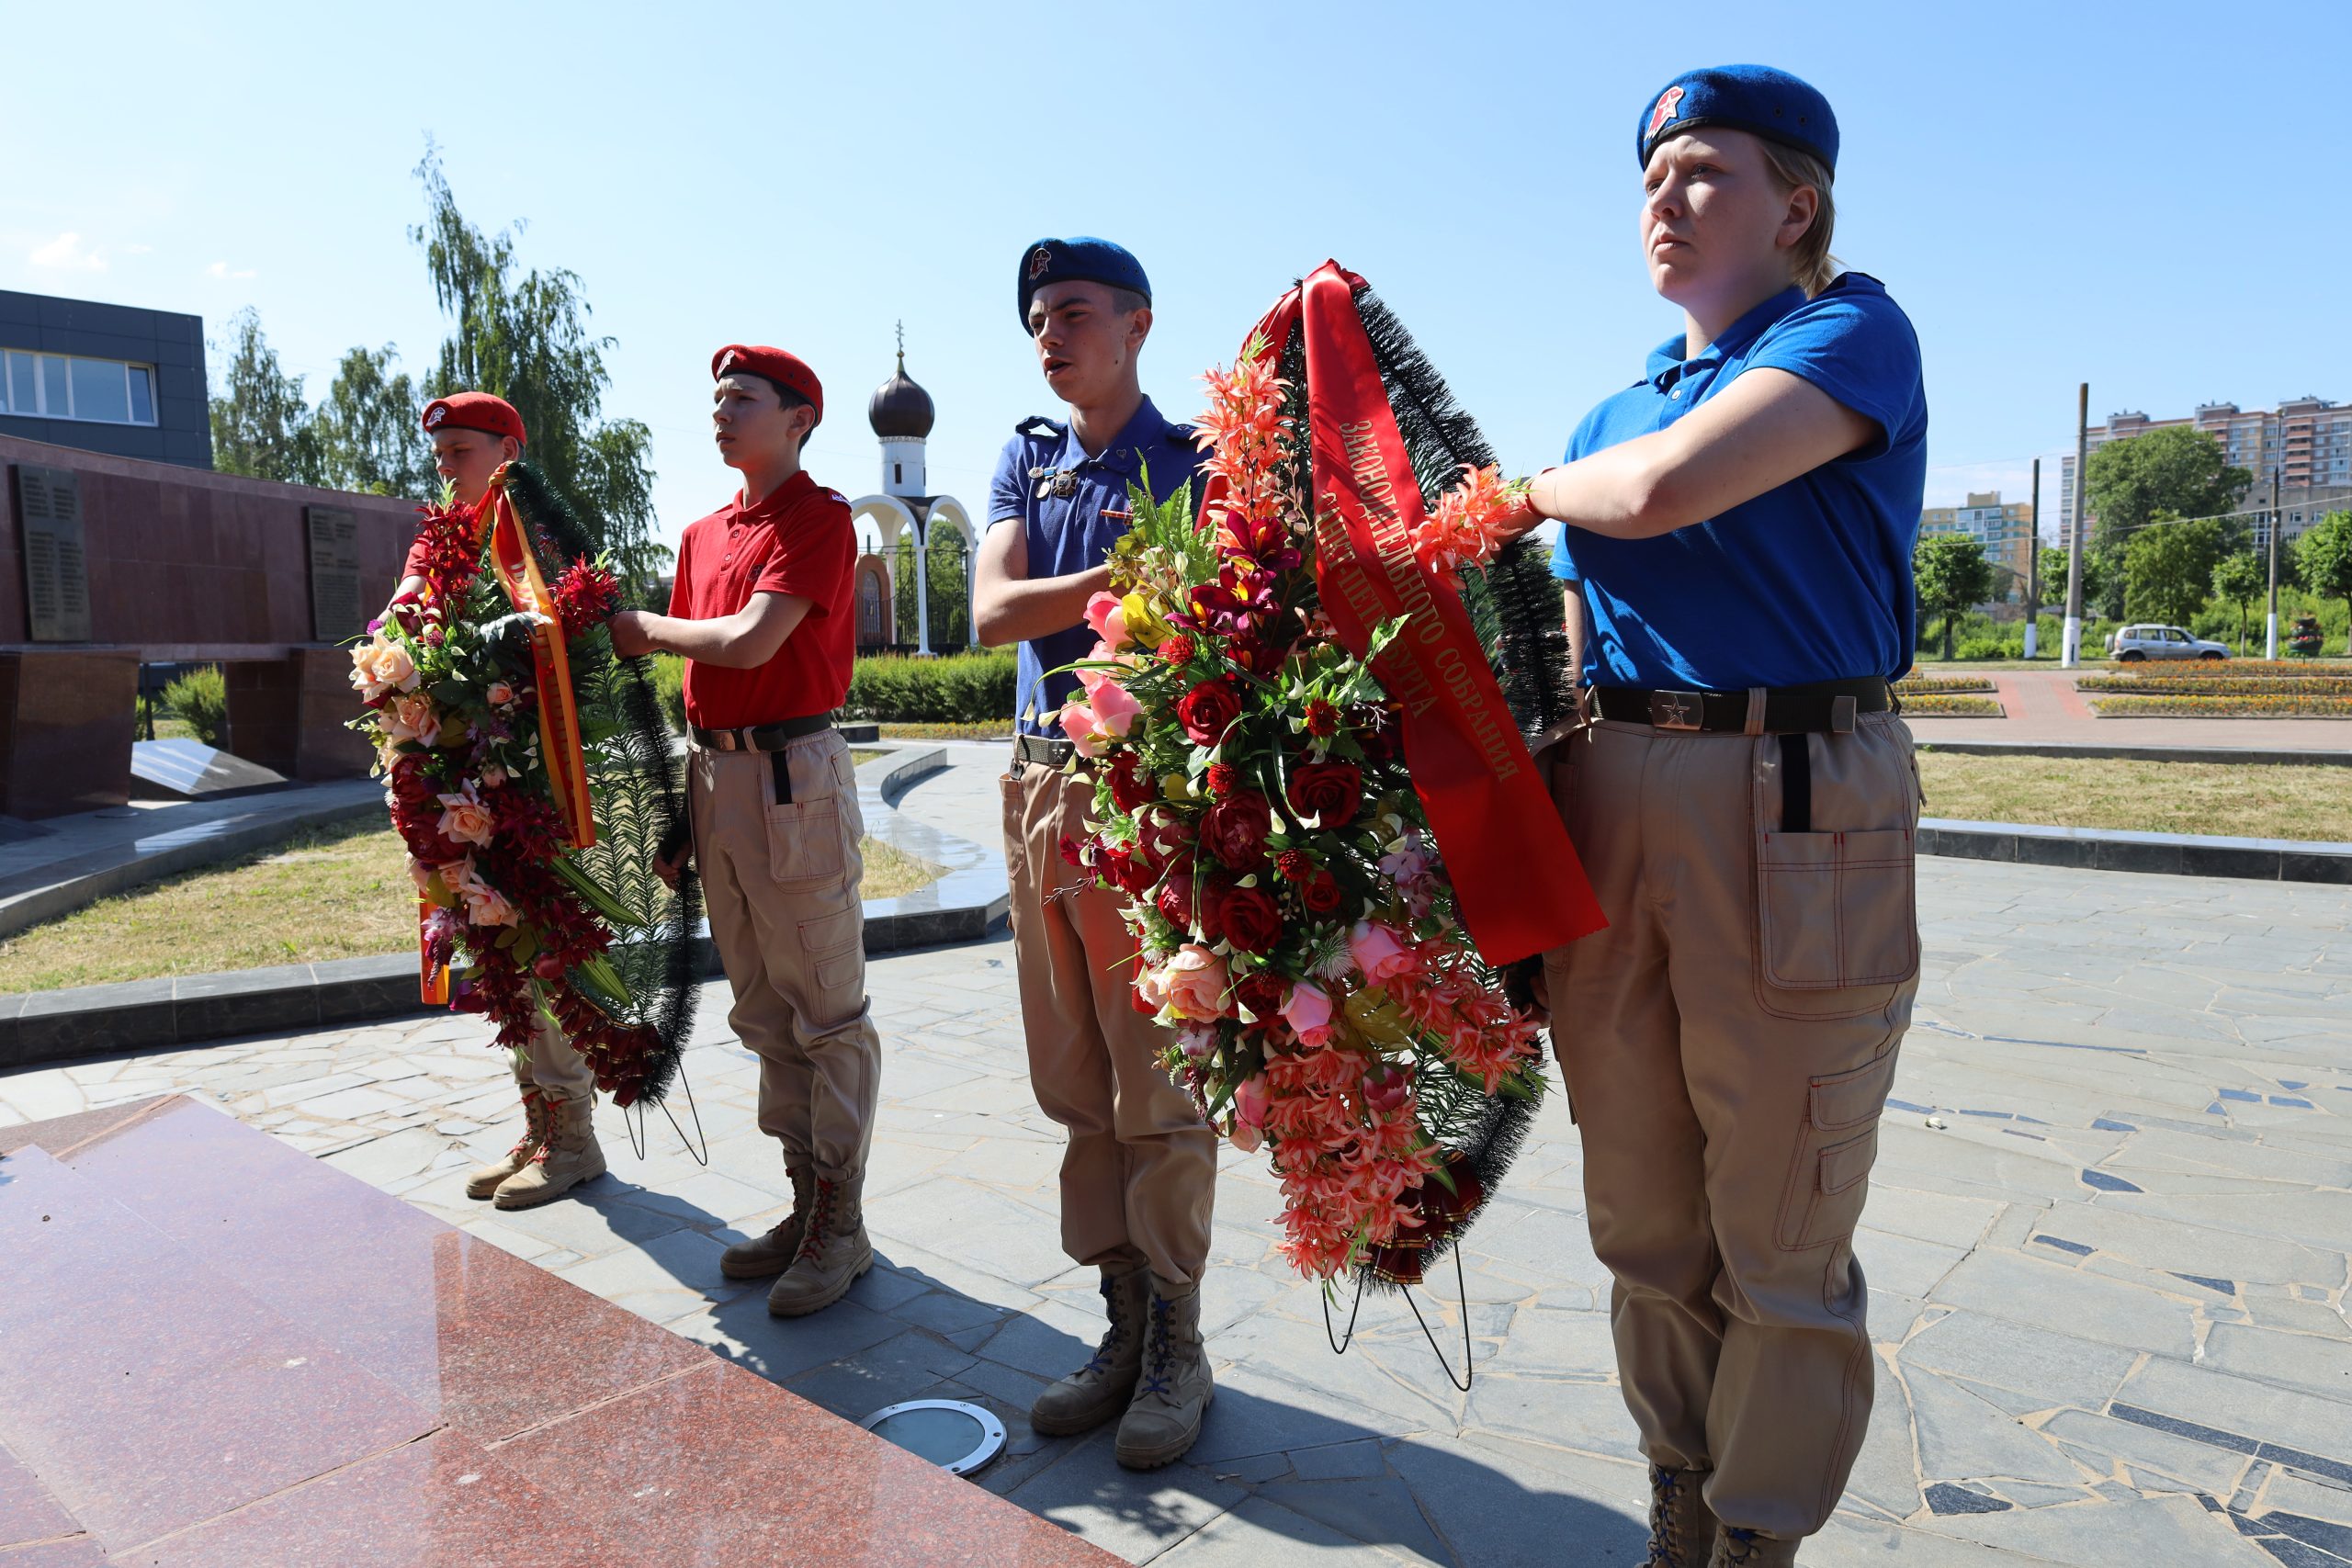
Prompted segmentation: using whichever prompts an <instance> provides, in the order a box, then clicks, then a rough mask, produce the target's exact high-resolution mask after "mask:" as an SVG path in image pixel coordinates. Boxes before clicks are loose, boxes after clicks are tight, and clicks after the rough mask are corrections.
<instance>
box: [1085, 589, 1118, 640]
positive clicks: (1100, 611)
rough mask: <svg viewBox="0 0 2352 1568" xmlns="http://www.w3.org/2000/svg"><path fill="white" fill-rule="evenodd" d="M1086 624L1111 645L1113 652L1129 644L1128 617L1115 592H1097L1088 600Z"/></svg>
mask: <svg viewBox="0 0 2352 1568" xmlns="http://www.w3.org/2000/svg"><path fill="white" fill-rule="evenodd" d="M1086 624H1087V625H1088V626H1091V627H1093V628H1094V635H1095V636H1096V637H1101V638H1102V639H1103V641H1104V642H1105V643H1107V644H1109V645H1110V648H1111V650H1112V651H1113V652H1114V653H1115V652H1117V651H1118V650H1119V649H1122V648H1125V646H1126V645H1127V617H1126V614H1125V611H1123V610H1122V609H1121V608H1120V607H1119V596H1118V595H1117V594H1115V593H1097V594H1096V595H1094V597H1093V598H1091V599H1089V600H1088V601H1087V602H1086Z"/></svg>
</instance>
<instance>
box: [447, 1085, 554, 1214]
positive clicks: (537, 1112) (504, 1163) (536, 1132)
mask: <svg viewBox="0 0 2352 1568" xmlns="http://www.w3.org/2000/svg"><path fill="white" fill-rule="evenodd" d="M547 1106H548V1102H547V1097H546V1096H545V1095H543V1094H541V1093H540V1092H539V1091H538V1090H537V1089H528V1088H526V1089H524V1090H523V1136H522V1139H521V1141H520V1142H518V1143H516V1144H515V1146H514V1147H513V1148H511V1149H509V1150H507V1151H506V1153H505V1155H504V1156H503V1157H501V1158H498V1159H494V1160H492V1161H491V1162H490V1163H489V1164H488V1165H478V1166H476V1167H474V1168H473V1170H472V1171H471V1172H470V1173H469V1174H468V1176H467V1177H466V1196H467V1197H469V1198H495V1197H496V1196H498V1187H499V1183H501V1182H503V1181H504V1180H505V1179H507V1178H508V1177H510V1176H512V1175H514V1174H515V1172H516V1171H518V1170H521V1169H522V1168H524V1167H525V1166H526V1165H528V1164H530V1163H531V1156H534V1155H536V1154H537V1153H538V1152H539V1145H541V1144H544V1143H546V1142H547V1138H548V1122H547Z"/></svg>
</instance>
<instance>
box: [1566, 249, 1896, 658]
mask: <svg viewBox="0 0 2352 1568" xmlns="http://www.w3.org/2000/svg"><path fill="white" fill-rule="evenodd" d="M1683 350H1684V340H1683V339H1682V338H1681V337H1679V336H1678V337H1675V338H1672V339H1669V340H1668V342H1666V343H1664V344H1660V345H1659V346H1658V347H1657V350H1656V351H1655V352H1653V353H1652V354H1651V355H1650V359H1649V374H1648V375H1647V376H1646V377H1645V378H1643V379H1642V380H1640V381H1638V382H1636V383H1634V385H1633V386H1631V387H1629V388H1627V389H1625V390H1623V391H1622V392H1619V393H1617V394H1616V395H1614V396H1613V397H1611V398H1609V399H1607V400H1604V401H1603V402H1602V403H1601V404H1600V407H1598V408H1596V409H1594V410H1593V411H1592V412H1590V413H1589V414H1587V415H1585V417H1584V422H1583V423H1580V424H1578V425H1577V429H1576V434H1574V435H1573V436H1571V437H1570V438H1569V440H1568V450H1567V457H1566V461H1568V462H1574V461H1576V460H1577V458H1578V457H1588V456H1589V455H1591V454H1592V453H1595V452H1599V451H1600V450H1602V449H1603V448H1605V447H1610V446H1615V445H1617V444H1618V443H1619V442H1621V441H1630V440H1632V439H1634V437H1635V436H1638V435H1647V434H1650V433H1651V432H1653V431H1658V430H1664V429H1665V428H1666V427H1667V426H1668V425H1669V424H1672V423H1674V422H1675V421H1676V420H1678V419H1679V418H1681V417H1682V416H1683V415H1684V414H1686V413H1688V412H1691V409H1692V408H1694V407H1696V406H1697V405H1698V404H1700V403H1702V402H1704V401H1706V400H1707V399H1709V398H1711V397H1713V395H1714V394H1715V393H1716V391H1717V390H1719V389H1722V388H1724V387H1726V386H1729V385H1730V384H1731V381H1732V378H1734V377H1736V376H1737V375H1738V374H1739V373H1740V372H1741V371H1743V370H1755V369H1762V368H1771V369H1777V370H1785V371H1787V372H1789V373H1790V374H1791V375H1793V376H1802V377H1803V378H1804V379H1806V380H1807V381H1810V382H1811V383H1813V384H1814V385H1815V386H1816V387H1818V388H1820V389H1822V390H1823V391H1825V392H1826V393H1828V394H1829V395H1830V396H1831V397H1833V398H1835V399H1837V400H1838V401H1839V402H1841V403H1843V404H1845V405H1846V407H1848V408H1849V409H1852V410H1853V411H1854V412H1857V413H1859V414H1861V415H1862V416H1863V417H1865V418H1867V419H1868V420H1870V421H1871V423H1873V424H1875V425H1877V426H1878V436H1877V438H1876V439H1875V440H1873V441H1871V442H1870V443H1869V444H1868V445H1867V446H1861V447H1859V448H1857V449H1856V450H1854V451H1852V452H1849V453H1848V454H1846V455H1845V456H1844V457H1839V458H1838V459H1837V460H1835V461H1834V462H1829V463H1825V464H1823V465H1822V466H1821V467H1820V468H1815V469H1814V470H1813V471H1812V472H1811V473H1809V474H1805V475H1803V476H1801V477H1799V478H1797V479H1791V480H1790V481H1789V482H1788V483H1786V484H1784V485H1781V486H1780V487H1779V488H1778V489H1775V490H1770V491H1765V492H1764V493H1763V494H1762V495H1759V496H1758V497H1756V498H1755V499H1754V500H1753V501H1747V502H1741V503H1740V504H1739V505H1737V506H1735V507H1732V508H1730V509H1729V510H1728V511H1726V512H1724V513H1723V514H1722V515H1720V516H1717V517H1712V518H1709V519H1708V520H1707V521H1705V522H1703V523H1694V524H1692V525H1691V526H1689V527H1687V528H1680V529H1677V530H1676V531H1675V532H1673V533H1671V534H1668V535H1664V536H1660V537H1658V538H1655V539H1614V538H1609V537H1606V536H1602V535H1600V534H1593V533H1588V532H1586V531H1585V530H1583V529H1581V528H1563V529H1561V530H1560V541H1559V544H1558V545H1557V546H1556V547H1555V548H1554V550H1553V552H1552V571H1553V574H1554V575H1555V576H1556V577H1559V578H1562V579H1564V580H1566V581H1573V582H1578V583H1580V584H1582V586H1583V590H1584V602H1585V609H1586V615H1587V626H1588V631H1587V636H1586V646H1585V665H1584V673H1585V679H1586V680H1587V681H1588V682H1593V683H1595V684H1599V685H1604V686H1645V687H1653V688H1657V687H1664V688H1668V689H1694V688H1703V689H1706V690H1710V691H1723V692H1736V691H1741V690H1744V689H1746V688H1747V687H1749V686H1797V685H1804V684H1806V683H1808V682H1815V681H1836V680H1845V679H1851V678H1853V677H1857V676H1866V675H1883V676H1886V677H1888V678H1889V679H1892V678H1894V677H1895V676H1898V675H1900V674H1902V673H1903V672H1904V671H1906V670H1908V669H1909V668H1910V667H1911V658H1912V651H1913V649H1914V647H1915V646H1916V643H1915V626H1914V621H1915V619H1916V617H1917V604H1916V603H1915V599H1914V593H1913V589H1912V584H1911V551H1912V547H1913V545H1914V544H1915V543H1916V542H1917V537H1918V532H1919V504H1920V500H1921V497H1922V495H1923V493H1924V491H1925V487H1926V482H1927V463H1928V400H1927V390H1926V388H1925V386H1924V384H1923V383H1922V381H1921V379H1920V371H1919V339H1918V334H1917V333H1914V332H1913V331H1912V330H1911V321H1910V318H1909V317H1907V316H1905V314H1904V313H1903V310H1902V307H1900V306H1898V305H1897V304H1895V302H1894V300H1893V299H1889V298H1888V297H1887V292H1886V287H1885V285H1883V284H1882V283H1880V282H1879V281H1878V279H1876V278H1874V277H1871V276H1867V275H1865V274H1862V273H1858V272H1849V273H1845V274H1843V275H1841V276H1839V277H1838V279H1837V281H1836V282H1834V283H1832V284H1831V285H1830V286H1829V287H1828V288H1826V289H1824V290H1822V292H1821V293H1820V294H1819V295H1817V296H1815V298H1813V299H1806V298H1805V297H1804V291H1803V290H1801V289H1797V288H1790V289H1788V290H1787V291H1786V292H1784V293H1781V294H1776V295H1774V296H1773V297H1772V298H1771V299H1767V300H1765V301H1764V303H1762V304H1761V305H1758V306H1757V307H1756V308H1755V309H1754V310H1750V311H1748V312H1747V315H1745V316H1742V317H1741V318H1740V319H1739V320H1738V321H1736V322H1735V323H1734V324H1733V325H1732V326H1731V328H1730V329H1729V330H1728V331H1726V332H1724V333H1723V335H1722V336H1721V337H1719V338H1717V339H1716V340H1715V341H1714V342H1713V343H1712V344H1708V345H1707V346H1706V347H1705V348H1704V349H1702V351H1700V352H1699V353H1698V354H1696V355H1691V356H1690V357H1688V358H1685V357H1684V356H1683Z"/></svg>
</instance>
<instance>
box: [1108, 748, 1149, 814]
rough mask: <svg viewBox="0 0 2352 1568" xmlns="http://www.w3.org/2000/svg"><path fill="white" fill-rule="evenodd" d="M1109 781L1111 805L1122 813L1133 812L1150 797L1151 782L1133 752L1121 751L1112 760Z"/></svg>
mask: <svg viewBox="0 0 2352 1568" xmlns="http://www.w3.org/2000/svg"><path fill="white" fill-rule="evenodd" d="M1110 780H1111V804H1112V805H1114V806H1115V807H1118V808H1119V809H1120V810H1122V811H1133V810H1135V809H1136V807H1139V806H1141V805H1143V804H1144V803H1145V802H1146V801H1148V800H1149V799H1150V798H1151V796H1152V785H1151V780H1150V779H1149V778H1148V777H1146V776H1145V774H1144V771H1143V765H1142V764H1141V763H1140V762H1138V761H1136V754H1135V753H1134V752H1133V751H1122V752H1120V753H1119V754H1118V756H1116V757H1114V759H1112V761H1111V771H1110Z"/></svg>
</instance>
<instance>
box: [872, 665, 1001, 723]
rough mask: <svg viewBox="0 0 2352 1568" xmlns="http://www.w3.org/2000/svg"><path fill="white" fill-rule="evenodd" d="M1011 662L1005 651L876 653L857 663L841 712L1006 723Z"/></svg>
mask: <svg viewBox="0 0 2352 1568" xmlns="http://www.w3.org/2000/svg"><path fill="white" fill-rule="evenodd" d="M1013 666H1014V655H1013V653H1012V649H1002V650H998V651H990V652H984V653H952V654H947V655H944V656H943V657H941V658H937V659H919V658H914V657H912V656H910V655H907V654H901V653H882V654H876V655H873V656H872V657H870V658H865V659H861V660H858V661H857V670H856V672H855V673H854V674H853V675H852V676H851V677H850V682H849V700H848V701H847V702H845V703H843V704H842V713H843V714H844V715H846V716H849V717H851V718H870V719H877V720H881V721H883V722H886V723H893V724H989V723H994V724H1002V725H1010V724H1011V723H1012V688H1013Z"/></svg>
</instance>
